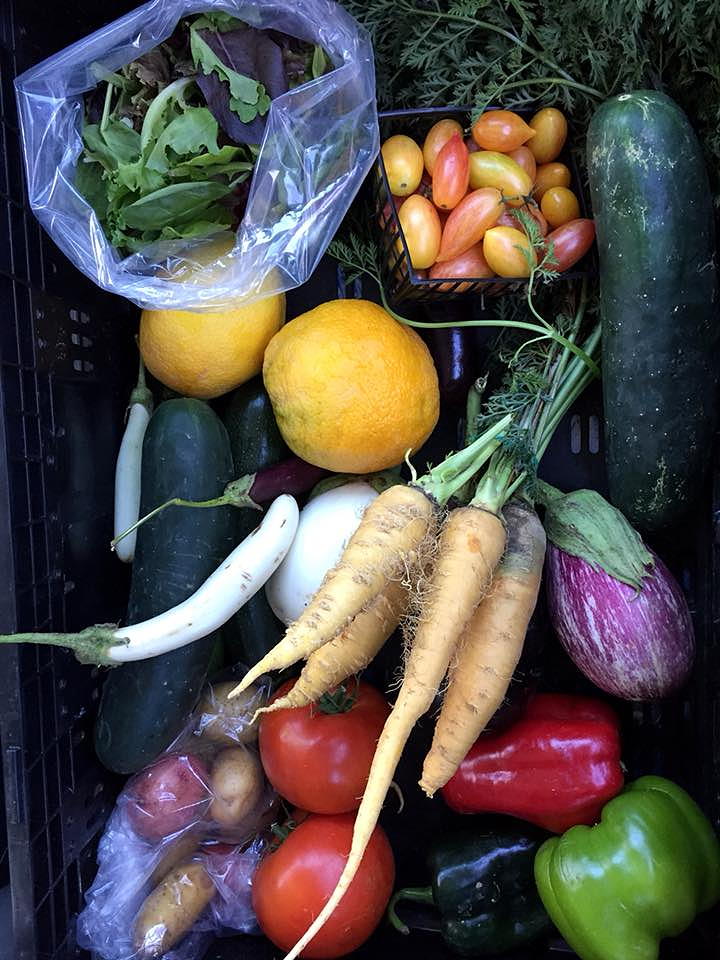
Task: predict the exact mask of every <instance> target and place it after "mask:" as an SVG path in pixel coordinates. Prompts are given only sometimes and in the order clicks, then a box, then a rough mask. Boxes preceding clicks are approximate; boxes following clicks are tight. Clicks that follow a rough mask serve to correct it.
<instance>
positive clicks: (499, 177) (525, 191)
mask: <svg viewBox="0 0 720 960" xmlns="http://www.w3.org/2000/svg"><path fill="white" fill-rule="evenodd" d="M469 164H470V187H471V188H472V189H473V190H477V189H479V188H480V187H495V189H496V190H499V191H500V192H501V193H502V195H503V198H504V200H505V202H506V203H508V204H510V206H511V207H520V206H522V205H523V203H525V199H524V198H525V197H526V196H528V195H529V194H530V191H531V190H532V180H531V179H530V177H529V176H528V174H527V173H526V172H525V171H524V170H523V168H522V167H521V166H520V165H519V164H517V163H515V161H514V160H513V159H512V157H508V156H507V155H506V154H504V153H497V152H495V151H493V150H478V152H477V153H473V154H471V155H470V161H469Z"/></svg>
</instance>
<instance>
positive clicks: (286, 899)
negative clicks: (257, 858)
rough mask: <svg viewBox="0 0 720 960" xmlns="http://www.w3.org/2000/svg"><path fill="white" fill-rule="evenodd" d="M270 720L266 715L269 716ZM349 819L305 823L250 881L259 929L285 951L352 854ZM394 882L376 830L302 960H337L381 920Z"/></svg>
mask: <svg viewBox="0 0 720 960" xmlns="http://www.w3.org/2000/svg"><path fill="white" fill-rule="evenodd" d="M268 716H272V714H268ZM354 823H355V816H354V815H353V814H347V813H346V814H341V815H338V816H334V817H318V816H310V817H308V818H307V820H305V821H304V822H303V823H301V824H300V825H299V826H298V827H296V828H295V829H294V830H293V831H292V833H291V834H290V836H289V837H288V838H287V840H285V841H284V842H283V843H282V844H281V846H280V847H279V848H278V849H277V850H276V851H275V852H274V853H270V854H269V855H268V856H266V857H265V859H264V860H263V861H262V862H261V864H260V866H259V867H258V869H257V872H256V873H255V876H254V877H253V883H252V899H253V908H254V910H255V914H256V916H257V920H258V923H259V924H260V928H261V929H262V931H263V933H264V934H265V936H266V937H268V938H269V939H270V940H272V942H273V943H274V944H275V946H277V947H279V948H280V949H281V950H283V951H288V950H289V949H290V948H291V947H293V946H294V945H295V944H296V943H297V941H298V940H299V939H300V937H301V936H302V935H303V934H304V933H305V931H306V930H307V928H308V927H309V926H310V924H311V923H312V921H313V920H314V918H315V917H316V916H317V915H318V913H319V912H320V910H321V909H322V907H323V906H324V905H325V904H326V903H327V901H328V900H329V899H330V895H331V893H332V892H333V890H334V889H335V884H336V883H337V881H338V880H339V878H340V874H341V873H342V870H343V867H344V866H345V862H346V861H347V857H348V854H349V852H350V844H351V842H352V832H353V825H354ZM394 882H395V862H394V859H393V854H392V850H391V849H390V844H389V843H388V840H387V837H386V836H385V833H384V831H383V829H382V828H381V827H375V830H374V831H373V834H372V836H371V837H370V842H369V843H368V846H367V849H366V851H365V855H364V856H363V858H362V861H361V863H360V867H359V869H358V872H357V873H356V874H355V877H354V879H353V882H352V883H351V884H350V887H349V889H348V891H347V893H346V894H345V896H344V897H343V898H342V900H341V901H340V903H339V905H338V907H337V909H336V910H335V912H334V913H333V915H332V916H331V917H330V919H329V920H328V922H327V923H326V924H325V926H324V927H323V928H322V930H321V931H320V932H319V933H318V934H317V935H316V936H315V937H314V938H313V939H312V940H311V941H310V944H309V945H308V946H307V947H306V948H305V950H303V952H302V956H303V957H318V958H324V957H342V956H344V955H345V954H346V953H350V952H351V951H352V950H356V949H357V948H358V947H359V946H360V945H361V944H362V943H364V942H365V941H366V940H367V938H368V937H369V936H370V934H371V933H372V932H373V930H374V929H375V928H376V927H377V925H378V923H379V922H380V920H381V919H382V917H383V915H384V913H385V908H386V907H387V904H388V900H389V899H390V895H391V894H392V890H393V884H394Z"/></svg>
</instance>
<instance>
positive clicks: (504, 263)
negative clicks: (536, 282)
mask: <svg viewBox="0 0 720 960" xmlns="http://www.w3.org/2000/svg"><path fill="white" fill-rule="evenodd" d="M483 253H484V254H485V259H486V260H487V262H488V266H489V267H490V269H491V270H492V271H493V272H494V273H496V274H497V275H498V276H499V277H529V276H530V269H531V268H530V264H531V263H533V262H534V261H535V251H534V250H533V248H532V246H531V244H530V241H529V240H528V238H527V237H526V235H525V234H524V233H523V232H522V231H521V230H516V229H515V228H514V227H492V229H490V230H488V232H487V233H486V234H485V239H484V240H483Z"/></svg>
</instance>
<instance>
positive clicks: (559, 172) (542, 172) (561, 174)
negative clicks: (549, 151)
mask: <svg viewBox="0 0 720 960" xmlns="http://www.w3.org/2000/svg"><path fill="white" fill-rule="evenodd" d="M569 186H570V170H569V169H568V168H567V167H566V166H565V164H564V163H558V162H557V161H555V162H553V163H543V164H541V165H540V166H539V167H538V168H537V173H536V174H535V186H534V187H533V194H534V195H535V199H536V200H537V201H538V202H540V201H541V200H542V198H543V194H544V193H545V191H546V190H549V189H550V187H569Z"/></svg>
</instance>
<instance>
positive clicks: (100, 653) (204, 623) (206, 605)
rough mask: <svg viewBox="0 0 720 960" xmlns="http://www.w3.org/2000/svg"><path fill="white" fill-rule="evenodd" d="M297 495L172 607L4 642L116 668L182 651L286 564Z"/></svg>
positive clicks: (273, 509) (0, 639) (282, 499)
mask: <svg viewBox="0 0 720 960" xmlns="http://www.w3.org/2000/svg"><path fill="white" fill-rule="evenodd" d="M298 517H299V510H298V505H297V503H296V501H295V499H294V498H293V497H291V496H288V495H287V494H282V495H281V496H279V497H278V498H277V499H276V500H274V501H273V503H272V504H271V506H270V509H269V510H268V512H267V513H266V514H265V517H264V518H263V520H262V523H261V524H260V526H258V527H256V529H255V530H253V532H252V533H251V534H249V536H247V537H246V538H245V539H244V540H243V542H242V543H241V544H240V545H239V546H237V547H235V549H234V550H233V551H232V553H231V554H230V555H229V556H228V557H227V558H226V559H225V560H223V562H222V563H221V564H220V566H219V567H218V568H217V570H215V572H214V573H212V574H211V575H210V576H209V577H208V579H207V580H206V581H205V583H203V584H202V586H200V587H199V588H198V589H197V590H196V591H195V593H193V594H192V596H190V597H188V598H187V600H184V601H183V602H182V603H179V604H178V605H177V606H176V607H173V608H172V609H171V610H167V611H166V612H165V613H161V614H158V616H156V617H152V618H151V619H150V620H145V621H143V622H142V623H134V624H132V625H130V626H127V627H117V626H115V625H114V624H99V625H97V626H93V627H87V628H86V629H85V630H81V631H80V632H79V633H16V634H9V635H6V636H0V643H49V644H54V645H55V646H61V647H69V648H70V649H71V650H73V652H74V653H75V656H76V657H77V658H78V660H80V661H81V662H82V663H97V664H106V665H109V666H115V665H117V664H119V663H127V662H129V661H131V660H147V659H148V658H150V657H157V656H159V655H160V654H163V653H168V652H169V651H170V650H177V649H178V648H179V647H184V646H185V645H186V644H188V643H193V641H195V640H199V639H200V638H201V637H206V636H207V635H208V634H209V633H212V631H213V630H217V629H218V627H221V626H222V625H223V624H224V623H226V622H227V621H228V620H229V619H230V617H231V616H232V615H233V614H234V613H236V612H237V611H238V610H239V609H240V607H242V606H243V604H245V603H247V601H248V600H249V599H250V598H251V597H253V596H254V595H255V594H256V593H257V592H258V590H260V589H261V588H262V587H263V585H264V584H265V582H266V581H267V580H268V578H269V577H270V576H271V575H272V574H273V573H274V571H275V570H276V569H277V568H278V566H279V565H280V563H281V561H282V559H283V557H284V556H285V554H286V553H287V552H288V550H289V549H290V545H291V543H292V541H293V538H294V536H295V532H296V531H297V525H298Z"/></svg>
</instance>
